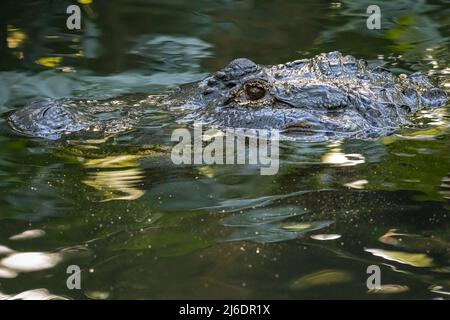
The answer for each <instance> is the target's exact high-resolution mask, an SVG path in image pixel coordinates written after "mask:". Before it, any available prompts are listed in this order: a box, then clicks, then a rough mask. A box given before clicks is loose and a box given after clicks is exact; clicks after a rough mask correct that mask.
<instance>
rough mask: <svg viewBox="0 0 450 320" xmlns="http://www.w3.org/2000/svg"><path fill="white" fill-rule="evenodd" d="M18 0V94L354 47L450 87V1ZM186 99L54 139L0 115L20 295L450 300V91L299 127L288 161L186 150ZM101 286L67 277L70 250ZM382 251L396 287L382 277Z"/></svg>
mask: <svg viewBox="0 0 450 320" xmlns="http://www.w3.org/2000/svg"><path fill="white" fill-rule="evenodd" d="M79 2H80V3H83V4H80V5H81V7H82V11H83V18H82V19H83V28H82V30H81V31H69V30H67V29H66V27H65V19H66V17H67V15H66V14H65V9H66V7H67V5H69V4H70V2H69V1H21V2H20V4H19V3H17V2H13V1H6V2H5V3H3V4H2V10H1V13H0V15H1V19H0V24H1V32H0V35H1V37H2V39H0V40H1V47H0V56H1V58H0V112H1V113H2V114H6V113H7V112H9V111H11V110H14V109H16V108H19V107H20V106H22V105H23V104H24V103H27V102H29V101H32V100H35V99H38V98H44V97H50V98H62V97H65V98H74V99H76V98H88V99H97V100H103V99H110V100H108V101H118V102H120V103H123V104H125V105H133V104H134V103H135V102H136V100H139V99H141V98H142V97H145V96H146V95H148V94H153V93H158V92H162V91H164V90H167V89H171V88H174V87H176V86H178V85H182V84H185V83H189V82H193V81H196V80H199V79H202V78H203V77H204V76H205V75H206V74H208V73H209V72H212V71H215V70H217V69H219V68H221V67H223V66H224V65H226V64H227V63H228V62H229V61H231V60H232V59H234V58H237V57H247V58H250V59H252V60H254V61H255V62H258V63H262V64H277V63H283V62H286V61H289V60H294V59H299V58H304V57H311V56H313V55H315V54H318V53H321V52H328V51H334V50H339V51H341V52H342V53H344V54H351V55H354V56H356V57H360V58H365V59H367V60H368V61H369V63H370V64H371V65H373V66H377V65H380V66H384V67H387V68H389V69H391V70H393V71H394V72H395V73H397V74H400V73H411V72H415V71H422V72H425V73H427V74H428V75H430V77H432V79H433V80H434V81H436V82H439V83H440V85H441V86H442V87H444V88H445V89H446V90H447V91H450V78H449V74H450V69H449V65H450V56H449V44H450V42H449V36H450V32H449V26H450V20H449V17H450V7H449V4H448V1H444V0H442V1H439V0H433V1H425V0H421V1H415V0H414V1H413V0H411V1H409V0H403V1H389V2H388V1H383V2H379V3H378V4H379V5H380V7H381V10H382V29H381V30H368V29H367V28H366V16H367V15H366V13H365V12H366V8H367V6H368V5H370V4H377V2H374V1H350V0H345V1H341V2H329V1H316V0H315V1H312V0H311V1H298V0H292V1H281V0H280V1H270V2H266V1H256V0H243V1H237V0H235V1H233V0H223V1H206V0H205V1H195V2H191V3H187V2H185V1H158V0H153V1H125V0H123V1H114V2H112V1H100V0H93V1H79ZM171 116H172V115H167V114H164V113H161V112H160V111H159V110H149V111H148V113H146V114H145V120H146V121H141V123H142V125H139V126H138V127H137V128H136V129H135V130H132V131H128V132H126V133H122V134H119V135H113V136H109V137H106V138H105V137H101V138H96V139H83V138H82V137H74V138H73V139H71V140H70V141H65V142H64V143H61V142H47V141H43V140H39V139H31V138H27V137H20V136H17V135H16V134H14V133H13V132H12V131H11V130H10V129H9V127H8V126H7V124H6V123H5V120H4V119H5V117H4V116H3V117H2V118H1V120H0V144H1V148H0V297H4V298H23V297H35V298H55V296H56V297H65V298H71V299H121V298H122V299H123V298H126V299H154V298H157V299H168V298H169V299H174V298H182V299H184V298H187V299H194V298H238V299H249V298H274V299H296V298H313V299H323V298H340V299H342V298H363V299H381V298H389V299H397V298H410V299H433V298H448V296H449V294H450V235H449V234H450V233H449V231H450V223H449V222H450V220H449V214H450V202H449V201H450V200H449V199H450V154H449V152H448V150H450V133H449V122H450V117H449V109H448V106H444V107H443V108H440V109H437V110H432V111H426V112H422V113H420V114H418V115H417V119H416V123H417V125H416V126H415V127H410V128H403V129H402V130H400V131H398V132H397V133H396V134H394V135H392V136H389V137H384V138H380V139H377V140H371V141H359V140H344V141H335V142H316V143H306V142H293V141H285V142H281V144H280V160H281V163H280V170H279V173H278V174H277V175H275V176H261V175H260V174H259V169H258V168H255V167H253V166H245V165H240V166H208V165H204V166H176V165H174V164H173V163H172V162H171V160H170V156H169V154H168V153H167V148H166V147H167V146H169V145H170V135H171V132H172V130H173V128H174V124H173V119H172V117H171ZM73 264H75V265H78V266H80V268H81V270H82V289H81V290H69V289H68V288H67V287H66V279H67V277H68V274H67V273H66V269H67V267H68V266H69V265H73ZM370 265H378V266H379V267H380V268H381V272H382V284H383V286H382V289H380V290H375V291H373V290H372V291H370V290H368V289H367V286H366V280H367V277H368V275H367V273H366V270H367V267H368V266H370Z"/></svg>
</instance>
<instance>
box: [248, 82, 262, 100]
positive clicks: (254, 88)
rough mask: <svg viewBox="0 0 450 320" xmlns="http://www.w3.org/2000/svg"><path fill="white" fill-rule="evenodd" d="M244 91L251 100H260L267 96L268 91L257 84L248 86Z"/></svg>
mask: <svg viewBox="0 0 450 320" xmlns="http://www.w3.org/2000/svg"><path fill="white" fill-rule="evenodd" d="M244 89H245V93H246V94H247V96H248V98H249V99H250V100H259V99H261V98H263V97H264V96H265V95H266V89H265V88H264V87H262V86H260V85H257V84H246V85H245V87H244Z"/></svg>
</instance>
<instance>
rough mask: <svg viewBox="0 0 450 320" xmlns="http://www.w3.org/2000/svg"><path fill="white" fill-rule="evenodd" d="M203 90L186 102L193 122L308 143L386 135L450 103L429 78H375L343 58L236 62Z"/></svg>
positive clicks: (382, 74) (384, 73) (382, 72)
mask: <svg viewBox="0 0 450 320" xmlns="http://www.w3.org/2000/svg"><path fill="white" fill-rule="evenodd" d="M196 86H197V89H196V90H192V91H193V92H196V93H197V94H196V96H194V97H192V96H191V97H189V99H188V100H187V101H184V102H183V104H184V105H185V106H186V108H188V109H190V110H191V111H190V112H189V113H188V115H187V117H185V119H186V120H188V121H189V120H192V119H195V120H196V121H202V122H204V123H206V124H209V125H217V126H219V127H225V128H226V127H228V128H236V127H240V128H263V129H279V130H281V131H282V132H283V133H284V134H285V135H288V136H293V137H296V138H298V137H305V138H306V139H315V138H319V139H322V138H343V137H348V136H353V137H362V138H368V137H377V136H381V135H386V134H389V133H390V132H392V131H394V130H395V129H397V128H398V127H399V126H401V125H404V124H406V123H408V121H409V120H408V119H409V117H408V116H409V114H411V113H413V112H416V111H417V110H419V109H421V108H427V107H428V108H431V107H438V106H440V105H442V104H444V103H445V101H446V94H445V92H444V91H443V90H441V89H438V88H436V87H434V86H433V85H432V84H431V83H430V82H429V81H428V79H427V78H426V77H425V76H422V75H420V74H417V73H416V74H413V75H410V76H409V77H406V76H399V77H397V76H394V75H393V74H392V73H391V72H389V71H388V70H386V69H383V68H376V69H372V70H371V69H369V68H368V67H367V63H366V62H365V61H364V60H358V59H355V58H354V57H352V56H342V55H341V54H340V53H339V52H331V53H328V54H321V55H318V56H316V57H314V58H312V59H304V60H297V61H293V62H289V63H286V64H281V65H275V66H261V65H257V64H255V63H254V62H252V61H251V60H249V59H245V58H241V59H236V60H234V61H232V62H231V63H230V64H229V65H228V66H227V67H225V68H224V69H222V70H220V71H218V72H216V73H214V74H212V75H211V76H209V77H207V78H206V79H205V80H203V81H201V82H200V83H198V84H197V85H196ZM168 103H175V104H176V101H170V99H169V100H168Z"/></svg>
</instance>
